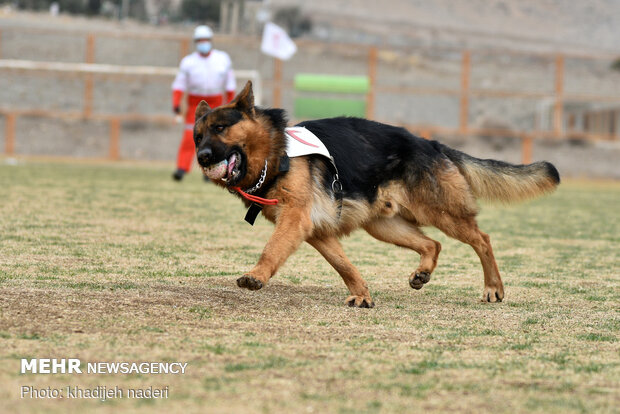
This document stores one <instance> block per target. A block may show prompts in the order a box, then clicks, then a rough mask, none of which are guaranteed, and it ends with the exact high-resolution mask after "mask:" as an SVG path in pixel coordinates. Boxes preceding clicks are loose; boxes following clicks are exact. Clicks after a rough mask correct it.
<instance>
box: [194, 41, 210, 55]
mask: <svg viewBox="0 0 620 414" xmlns="http://www.w3.org/2000/svg"><path fill="white" fill-rule="evenodd" d="M211 47H212V46H211V42H200V43H196V50H198V52H200V53H202V54H203V55H206V54H207V53H209V52H210V51H211Z"/></svg>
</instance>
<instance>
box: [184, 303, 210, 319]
mask: <svg viewBox="0 0 620 414" xmlns="http://www.w3.org/2000/svg"><path fill="white" fill-rule="evenodd" d="M188 311H189V313H194V314H196V315H198V318H199V319H210V318H211V317H212V316H213V310H211V309H209V308H207V307H206V306H200V305H194V306H192V307H190V308H189V309H188Z"/></svg>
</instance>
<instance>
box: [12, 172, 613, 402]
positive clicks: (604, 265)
mask: <svg viewBox="0 0 620 414" xmlns="http://www.w3.org/2000/svg"><path fill="white" fill-rule="evenodd" d="M170 172H171V171H169V170H168V169H164V168H161V167H148V166H127V165H123V166H118V165H117V166H113V165H105V164H104V165H86V164H54V163H31V164H25V165H19V166H15V167H12V166H5V165H2V166H0V200H2V202H1V203H0V226H1V229H2V233H1V235H0V251H1V256H0V298H1V300H0V343H1V344H2V350H0V358H1V360H2V363H1V364H0V399H1V400H2V401H3V404H2V405H3V406H4V407H5V409H6V410H8V412H18V411H19V412H39V411H46V412H52V413H54V412H85V411H92V410H93V409H98V410H99V411H103V412H106V411H109V412H117V411H119V410H124V411H128V412H149V413H150V412H164V411H165V412H226V413H228V412H285V413H288V412H300V411H301V412H339V413H348V412H356V413H358V412H367V413H375V412H405V411H409V412H411V411H421V410H424V411H429V412H440V411H455V410H456V411H466V412H472V411H476V412H494V413H495V412H563V413H566V412H595V411H596V412H617V409H618V407H619V406H620V383H619V378H620V354H619V347H618V344H619V341H618V339H619V337H620V334H619V331H620V314H619V308H620V307H619V303H620V293H619V289H618V286H619V282H620V270H619V269H620V253H619V252H620V220H618V206H619V205H620V184H618V183H614V182H610V183H590V182H572V183H571V182H568V183H564V184H562V185H561V187H560V190H559V191H558V192H557V193H556V194H554V195H552V196H550V197H547V198H543V199H540V200H536V201H533V202H529V203H526V204H522V205H519V206H515V207H493V206H485V207H484V208H483V212H482V214H481V216H480V225H481V228H482V229H483V230H484V231H486V232H488V233H490V234H491V237H492V240H493V244H494V249H495V251H496V256H497V259H498V264H499V266H500V270H501V271H502V274H503V277H504V281H505V285H506V300H505V301H504V302H503V303H501V304H483V303H480V302H479V301H478V300H479V297H480V295H481V292H482V271H481V267H480V264H479V262H478V259H477V257H476V256H475V254H474V252H473V251H472V250H471V248H469V247H468V246H465V245H462V244H459V243H458V242H455V241H453V240H450V239H447V238H446V237H444V236H443V235H442V234H440V233H438V232H436V231H432V230H431V231H429V232H430V233H431V234H432V236H433V237H435V238H437V239H438V240H440V241H441V242H442V244H443V246H444V249H443V251H442V253H441V255H440V260H439V266H438V268H437V270H436V272H435V274H434V275H433V279H432V280H431V282H430V283H429V284H428V285H426V286H425V287H424V288H423V289H422V290H421V291H413V290H412V289H410V288H409V287H408V283H407V275H408V274H409V273H410V272H411V271H412V269H414V268H415V267H416V266H417V261H418V257H417V255H416V254H414V253H410V252H408V251H405V250H402V249H399V248H396V247H393V246H389V245H385V244H382V243H380V242H377V241H374V240H372V239H371V238H370V237H368V236H367V235H365V234H363V233H361V232H358V233H355V234H354V235H353V236H352V237H351V238H349V239H348V240H346V241H345V242H344V245H345V249H346V250H347V253H348V255H349V257H350V258H351V259H352V261H353V262H354V263H355V264H356V265H357V266H358V267H359V269H360V271H361V272H362V274H363V275H364V277H365V278H366V280H367V281H368V283H369V286H370V290H371V294H373V298H374V300H375V302H376V304H377V307H376V308H375V309H351V308H348V307H345V306H344V305H343V304H342V302H343V300H344V298H345V297H346V296H347V291H346V289H345V286H344V284H343V283H342V281H341V280H340V278H339V277H338V276H337V274H336V273H335V272H334V271H333V270H332V269H331V268H330V267H329V265H328V264H327V263H326V262H325V261H324V260H323V259H322V258H321V257H320V256H319V255H318V253H316V252H314V251H313V250H312V249H311V248H310V247H309V246H303V247H302V248H301V249H300V250H299V251H298V252H297V253H296V254H295V255H294V256H293V257H291V259H290V260H289V261H288V262H287V264H286V265H285V267H284V268H283V269H281V271H280V272H279V274H278V275H276V277H275V278H274V279H273V280H272V282H271V283H270V284H269V285H268V286H267V287H266V288H264V289H263V290H261V291H258V292H249V291H245V290H240V289H238V288H237V287H236V285H235V279H236V277H237V276H238V275H240V274H241V273H242V272H244V271H245V270H248V269H249V268H250V267H251V266H252V264H253V263H254V262H255V261H256V260H257V258H258V256H259V254H260V252H261V249H262V246H263V244H264V243H265V241H266V240H267V238H268V236H269V234H270V232H271V229H272V227H271V225H269V224H268V223H266V222H265V221H264V219H259V220H258V221H257V224H256V225H255V226H254V227H253V228H252V227H250V226H249V225H247V224H246V223H245V222H243V215H244V210H243V208H242V205H241V203H239V202H238V201H237V200H235V198H234V197H232V196H230V195H228V194H226V193H225V192H223V191H221V190H218V189H216V188H214V187H213V186H211V185H206V184H204V183H203V182H202V180H200V179H199V177H198V176H197V174H192V175H191V176H189V177H188V180H186V181H185V182H183V183H181V184H178V183H173V182H172V181H171V180H170V178H169V173H170ZM24 357H30V358H32V357H39V358H43V357H55V358H69V357H78V358H80V359H81V360H83V361H127V362H137V361H181V362H188V363H189V366H188V369H187V372H186V374H185V375H176V376H166V375H152V376H146V375H117V376H112V375H109V376H102V375H20V374H19V361H20V359H21V358H24ZM21 385H36V386H40V387H47V386H51V387H61V386H67V385H81V386H84V387H86V386H91V387H93V386H96V385H107V386H114V385H118V386H120V387H125V388H126V387H148V386H150V385H153V386H165V385H169V386H170V398H169V399H168V400H157V401H155V400H130V399H124V400H117V401H113V400H109V401H107V402H105V403H102V402H98V401H92V400H66V399H65V400H60V401H55V400H23V399H20V397H19V386H21Z"/></svg>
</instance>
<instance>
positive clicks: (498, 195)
mask: <svg viewBox="0 0 620 414" xmlns="http://www.w3.org/2000/svg"><path fill="white" fill-rule="evenodd" d="M442 152H443V153H444V154H445V155H446V156H447V157H448V158H449V159H450V160H451V161H452V162H453V163H454V164H456V166H457V168H458V169H459V171H460V173H461V174H462V175H463V176H464V177H465V179H466V180H467V182H468V183H469V186H470V187H471V189H472V191H473V193H474V195H475V196H476V198H481V199H484V200H489V201H500V202H504V203H510V202H516V201H521V200H526V199H529V198H534V197H537V196H540V195H542V194H545V193H549V192H551V191H553V190H555V189H556V187H557V186H558V184H560V174H559V173H558V170H557V169H556V168H555V167H554V166H553V164H551V163H549V162H546V161H540V162H535V163H533V164H527V165H514V164H510V163H507V162H503V161H497V160H488V159H487V160H483V159H479V158H475V157H472V156H470V155H467V154H465V153H463V152H460V151H457V150H455V149H452V148H448V147H446V146H443V145H442Z"/></svg>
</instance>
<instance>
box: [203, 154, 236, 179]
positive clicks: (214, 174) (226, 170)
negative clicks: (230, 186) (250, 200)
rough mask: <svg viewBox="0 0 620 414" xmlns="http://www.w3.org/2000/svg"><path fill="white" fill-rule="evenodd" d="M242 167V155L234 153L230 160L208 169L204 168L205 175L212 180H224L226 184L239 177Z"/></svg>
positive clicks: (212, 165)
mask: <svg viewBox="0 0 620 414" xmlns="http://www.w3.org/2000/svg"><path fill="white" fill-rule="evenodd" d="M240 167H241V154H239V153H238V152H236V151H235V152H233V153H232V154H230V156H229V157H228V159H224V160H222V161H220V162H218V163H216V164H211V165H210V166H208V167H202V172H203V173H204V175H206V176H207V177H209V178H210V179H212V180H222V181H224V182H229V181H233V180H234V179H235V178H237V177H238V176H239V171H240Z"/></svg>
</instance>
